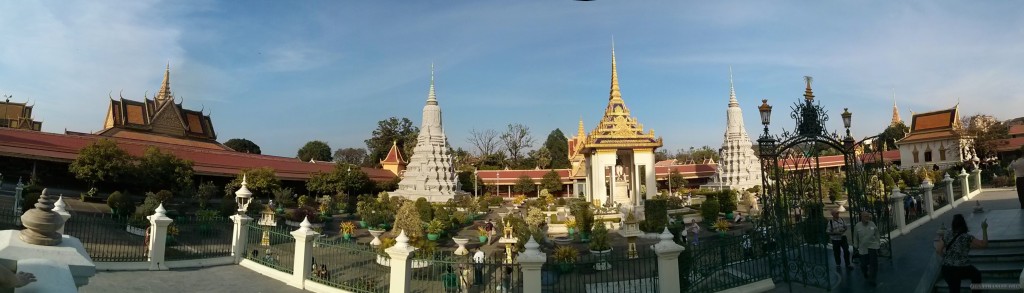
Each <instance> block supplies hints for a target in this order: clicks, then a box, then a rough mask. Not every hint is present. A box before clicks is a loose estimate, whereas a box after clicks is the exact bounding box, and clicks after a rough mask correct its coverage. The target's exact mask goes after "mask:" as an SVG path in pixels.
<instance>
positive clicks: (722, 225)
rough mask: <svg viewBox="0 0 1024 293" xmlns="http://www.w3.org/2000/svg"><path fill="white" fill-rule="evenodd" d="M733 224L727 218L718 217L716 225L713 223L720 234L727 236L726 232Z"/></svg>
mask: <svg viewBox="0 0 1024 293" xmlns="http://www.w3.org/2000/svg"><path fill="white" fill-rule="evenodd" d="M731 226H732V225H730V224H729V221H727V220H725V219H718V221H715V224H714V225H711V227H712V228H715V231H718V235H719V236H725V232H726V231H729V227H731Z"/></svg>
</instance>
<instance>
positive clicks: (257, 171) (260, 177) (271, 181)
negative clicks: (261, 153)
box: [224, 167, 281, 198]
mask: <svg viewBox="0 0 1024 293" xmlns="http://www.w3.org/2000/svg"><path fill="white" fill-rule="evenodd" d="M242 174H245V177H246V178H245V179H246V186H247V188H248V189H249V191H251V192H252V194H253V197H266V198H269V197H270V195H271V194H272V193H273V192H274V190H276V189H279V188H281V180H280V179H277V175H276V173H275V171H274V169H273V168H270V167H260V168H253V169H242V172H241V173H239V174H238V176H236V177H235V179H234V180H231V182H229V183H228V184H227V185H225V186H224V191H225V192H226V193H227V194H232V195H233V194H235V191H237V190H238V188H239V187H242Z"/></svg>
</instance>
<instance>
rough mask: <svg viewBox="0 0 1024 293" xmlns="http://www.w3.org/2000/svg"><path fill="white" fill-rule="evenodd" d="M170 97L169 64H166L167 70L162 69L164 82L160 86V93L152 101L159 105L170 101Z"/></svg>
mask: <svg viewBox="0 0 1024 293" xmlns="http://www.w3.org/2000/svg"><path fill="white" fill-rule="evenodd" d="M171 97H172V95H171V63H170V62H167V68H166V69H164V82H163V84H161V85H160V91H159V92H158V93H157V94H156V97H155V98H154V100H156V101H157V103H158V104H159V103H163V102H165V101H169V100H171V99H172V98H171Z"/></svg>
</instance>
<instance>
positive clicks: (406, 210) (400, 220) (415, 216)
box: [391, 201, 424, 242]
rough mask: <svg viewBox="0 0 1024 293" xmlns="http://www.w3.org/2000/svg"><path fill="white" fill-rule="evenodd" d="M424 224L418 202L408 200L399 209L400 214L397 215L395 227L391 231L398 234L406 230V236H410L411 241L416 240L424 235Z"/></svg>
mask: <svg viewBox="0 0 1024 293" xmlns="http://www.w3.org/2000/svg"><path fill="white" fill-rule="evenodd" d="M423 224H424V223H423V220H422V217H421V216H420V211H419V209H417V208H416V202H414V201H406V202H405V203H404V204H402V207H401V208H399V209H398V214H397V215H395V229H394V230H391V233H393V234H395V235H396V236H397V235H398V234H399V233H401V232H402V231H405V236H406V237H409V242H414V240H419V239H420V238H422V237H423V235H424V233H423Z"/></svg>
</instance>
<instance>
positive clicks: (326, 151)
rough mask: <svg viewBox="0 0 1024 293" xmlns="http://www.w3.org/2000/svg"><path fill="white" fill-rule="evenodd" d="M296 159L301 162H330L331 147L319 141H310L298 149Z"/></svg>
mask: <svg viewBox="0 0 1024 293" xmlns="http://www.w3.org/2000/svg"><path fill="white" fill-rule="evenodd" d="M297 157H298V158H299V160H300V161H303V162H308V161H309V160H317V161H331V160H332V159H331V146H329V145H327V143H326V142H323V141H319V140H314V141H310V142H307V143H306V145H304V146H302V148H300V149H299V152H298V155H297Z"/></svg>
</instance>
